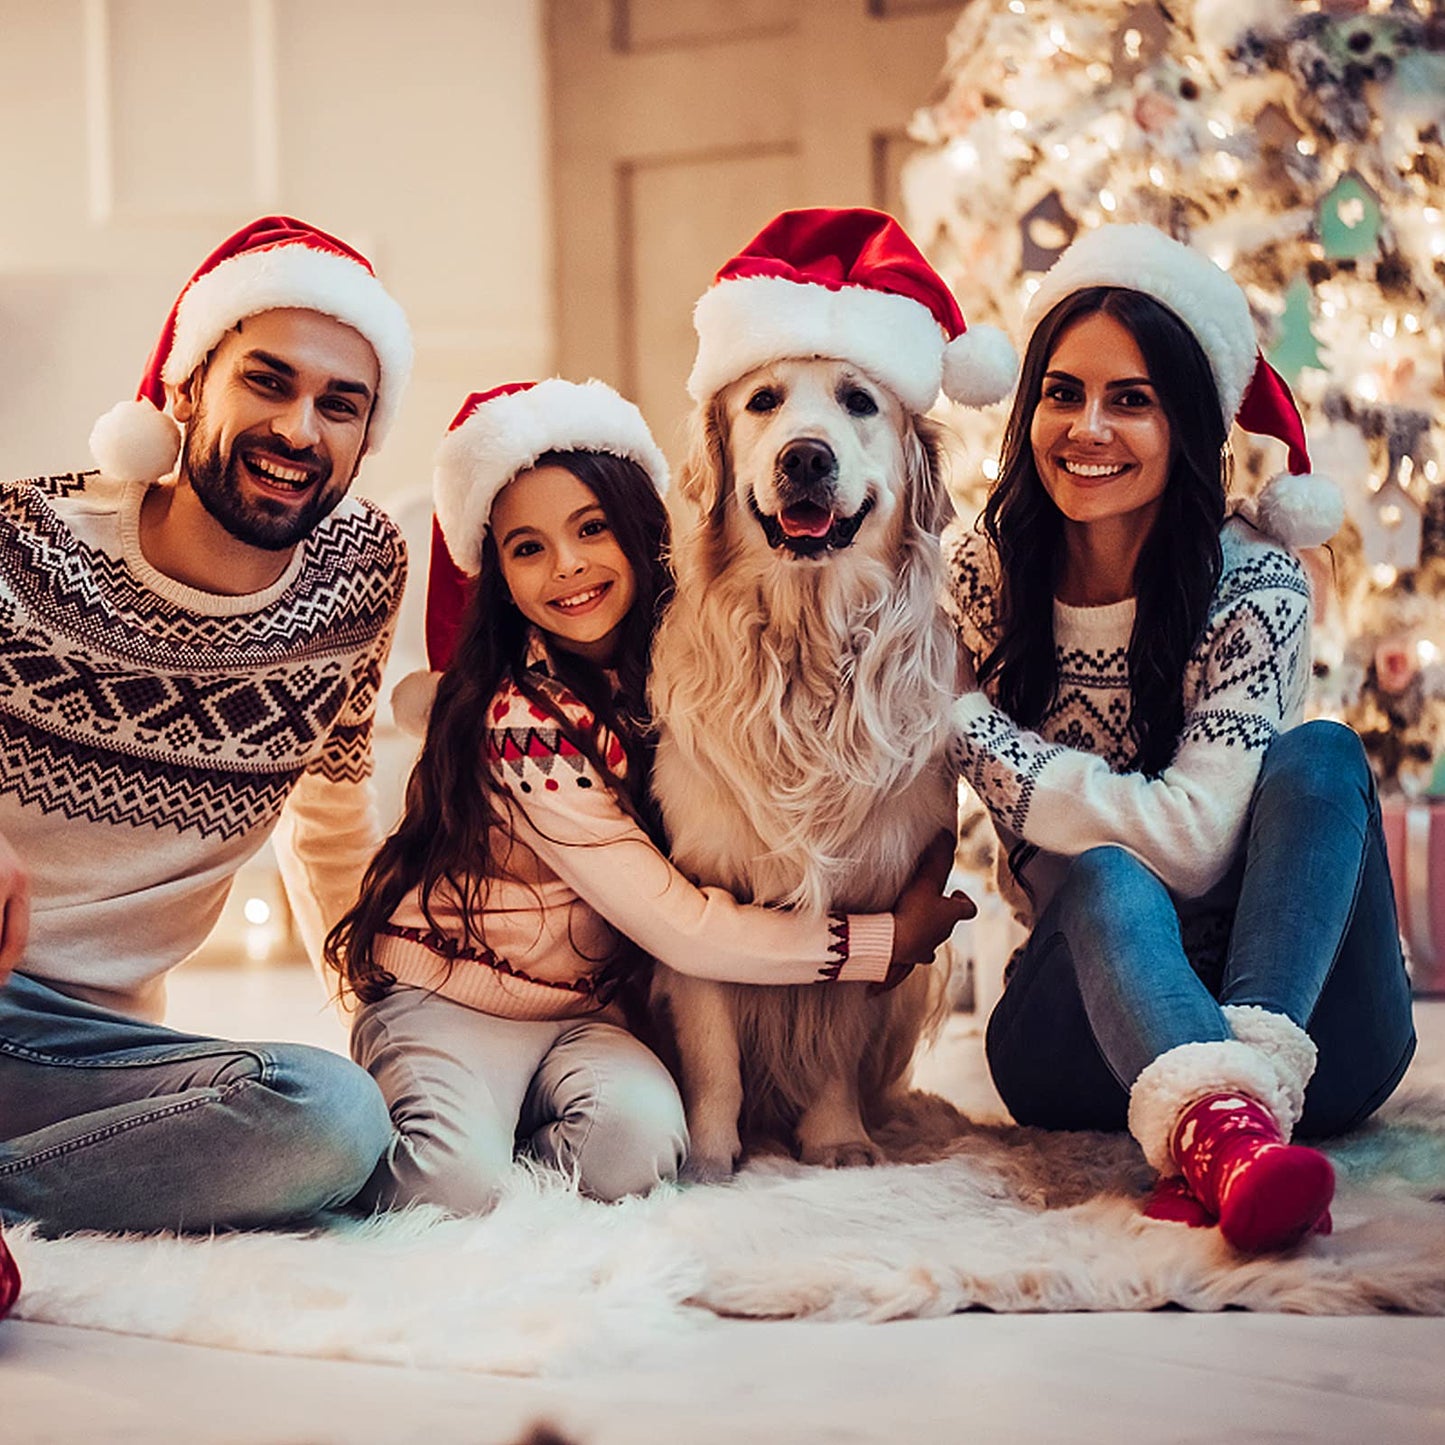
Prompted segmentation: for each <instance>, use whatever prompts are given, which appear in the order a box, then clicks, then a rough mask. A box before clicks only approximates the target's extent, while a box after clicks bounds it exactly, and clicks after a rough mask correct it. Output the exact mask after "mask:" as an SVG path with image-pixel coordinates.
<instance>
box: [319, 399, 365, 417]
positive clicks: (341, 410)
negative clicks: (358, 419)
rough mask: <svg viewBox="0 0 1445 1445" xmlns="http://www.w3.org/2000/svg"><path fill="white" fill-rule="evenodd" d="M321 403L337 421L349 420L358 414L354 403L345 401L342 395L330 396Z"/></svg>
mask: <svg viewBox="0 0 1445 1445" xmlns="http://www.w3.org/2000/svg"><path fill="white" fill-rule="evenodd" d="M321 405H322V407H323V408H324V409H325V410H326V412H327V413H328V414H329V415H330V416H333V417H336V418H337V420H339V421H350V420H351V419H352V418H353V417H355V416H356V415H358V413H357V410H356V404H355V403H354V402H350V401H346V400H345V399H344V398H342V397H331V398H330V399H328V400H327V401H324V402H322V403H321Z"/></svg>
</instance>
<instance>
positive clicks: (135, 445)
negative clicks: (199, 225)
mask: <svg viewBox="0 0 1445 1445" xmlns="http://www.w3.org/2000/svg"><path fill="white" fill-rule="evenodd" d="M283 307H296V308H299V309H301V310H306V311H319V312H321V313H322V314H323V315H326V316H331V317H334V318H335V319H336V320H337V321H341V322H344V323H345V324H346V325H347V326H350V327H352V328H354V329H355V330H356V331H358V332H359V333H360V334H361V335H362V336H363V337H365V338H366V340H367V341H368V342H369V343H370V345H371V349H372V350H373V351H374V352H375V353H376V360H377V367H378V370H379V373H380V378H381V379H380V383H379V385H378V388H377V395H376V404H375V406H374V407H373V409H372V414H371V424H370V429H369V431H368V434H367V442H368V447H369V449H370V450H372V451H375V450H377V449H378V448H379V447H380V446H381V444H382V442H383V441H384V440H385V439H386V435H387V433H388V432H389V431H390V430H391V425H392V422H393V421H394V420H395V419H396V412H397V408H398V406H399V405H400V402H401V395H402V392H403V391H405V389H406V383H407V378H408V377H409V376H410V375H411V361H412V346H411V329H410V328H409V327H408V325H407V321H406V315H405V313H404V312H403V311H402V309H401V307H400V306H399V305H398V304H397V303H396V301H395V300H393V299H392V297H391V296H390V295H388V294H387V292H386V290H385V288H383V286H382V284H381V282H380V281H378V280H377V279H376V274H375V272H374V271H373V270H372V269H371V263H370V262H369V261H368V260H367V259H366V257H365V256H363V255H362V254H361V253H360V252H359V251H355V250H353V249H352V248H351V247H350V246H348V245H347V244H346V243H345V242H344V241H339V240H337V239H336V237H335V236H329V235H327V233H326V232H325V231H320V230H317V229H316V227H314V226H308V225H307V224H306V223H305V222H304V221H297V220H293V219H292V218H291V217H290V216H263V217H262V218H261V219H260V220H258V221H253V222H252V223H251V224H250V225H249V226H245V227H243V228H242V229H241V230H239V231H237V232H236V234H235V235H234V236H230V237H228V238H227V239H226V240H224V241H223V242H221V244H220V245H219V246H217V247H216V249H215V250H214V251H212V252H211V254H210V255H209V256H207V257H206V259H205V260H204V261H202V262H201V265H200V268H199V269H198V270H197V271H196V273H195V275H194V276H192V277H191V279H190V280H189V281H188V282H187V283H186V285H185V288H184V289H183V290H182V291H181V294H180V296H179V297H177V299H176V303H175V305H174V306H173V307H172V308H171V312H170V315H169V316H167V317H166V324H165V326H164V328H163V329H162V331H161V335H160V340H159V341H158V342H157V343H156V348H155V350H154V351H153V352H152V353H151V358H150V362H149V363H148V365H147V366H146V370H145V375H144V376H143V377H142V378H141V383H140V386H139V387H138V388H137V390H136V400H135V401H123V402H121V403H119V404H118V405H117V406H114V407H112V408H111V409H110V411H108V412H106V414H105V415H104V416H102V417H101V418H100V420H99V421H97V422H96V424H95V427H94V429H93V430H92V432H91V434H90V450H91V454H92V455H93V456H94V458H95V460H96V464H97V465H98V466H99V467H100V469H101V470H102V471H103V472H105V473H106V475H107V476H111V477H115V478H116V479H117V480H120V481H144V482H154V481H158V480H159V479H160V478H161V477H163V476H165V475H167V474H168V473H169V472H171V471H172V470H173V469H174V468H175V465H176V459H177V457H178V456H179V455H180V446H181V429H180V426H179V425H178V423H177V422H176V421H175V420H174V419H173V418H172V417H170V416H169V415H168V414H167V412H166V385H167V383H169V384H172V385H174V384H175V383H177V382H180V381H184V380H185V379H186V377H188V376H189V375H190V374H191V373H192V372H193V371H194V370H195V369H196V367H198V366H199V365H200V364H201V363H202V362H203V361H204V360H205V359H206V357H207V356H209V355H210V354H211V352H212V351H213V350H214V349H215V346H216V344H217V342H219V341H220V340H221V338H222V337H223V336H224V335H225V334H226V332H227V331H229V330H230V329H231V328H232V327H234V326H235V325H236V323H237V322H238V321H244V320H245V319H246V317H248V316H256V315H258V314H259V313H260V312H262V311H274V310H278V309H280V308H283Z"/></svg>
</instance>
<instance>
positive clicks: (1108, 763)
mask: <svg viewBox="0 0 1445 1445" xmlns="http://www.w3.org/2000/svg"><path fill="white" fill-rule="evenodd" d="M1220 540H1221V543H1222V547H1223V553H1224V566H1223V571H1222V573H1221V575H1220V578H1219V584H1218V586H1217V587H1216V588H1215V592H1214V597H1213V599H1212V601H1211V602H1210V606H1209V615H1208V619H1207V621H1206V623H1205V626H1204V630H1203V632H1202V634H1201V635H1200V638H1199V641H1198V642H1197V644H1196V645H1195V647H1194V650H1193V652H1192V654H1191V656H1190V658H1189V662H1188V664H1187V665H1186V667H1185V671H1184V728H1183V732H1182V733H1181V735H1180V739H1179V746H1178V750H1177V751H1176V752H1175V754H1174V758H1173V760H1172V761H1171V763H1170V764H1169V766H1168V767H1167V768H1166V769H1165V770H1164V771H1163V772H1162V773H1161V774H1160V775H1159V776H1158V777H1154V778H1150V777H1146V776H1145V775H1143V774H1142V773H1139V772H1137V771H1131V764H1130V758H1131V753H1132V750H1131V747H1130V743H1129V737H1128V725H1129V674H1128V648H1129V637H1130V633H1131V631H1132V629H1133V626H1134V602H1133V600H1132V599H1128V600H1126V601H1123V602H1117V603H1114V604H1112V605H1109V606H1103V607H1071V606H1067V605H1065V604H1064V603H1062V602H1059V601H1057V600H1055V602H1054V642H1055V648H1056V651H1057V655H1058V660H1059V690H1058V696H1057V698H1056V699H1055V701H1054V703H1053V706H1052V707H1051V708H1050V709H1049V712H1048V714H1047V716H1046V717H1045V718H1044V720H1043V722H1042V723H1041V724H1040V726H1039V729H1038V731H1036V732H1033V731H1029V730H1027V729H1025V728H1022V727H1019V726H1018V725H1017V724H1016V723H1015V722H1013V720H1012V719H1011V718H1009V717H1008V716H1006V715H1005V714H1004V713H1003V712H1001V711H1000V710H999V709H998V708H997V707H995V706H994V705H993V703H992V701H990V699H989V698H988V697H987V696H986V695H985V694H984V693H983V692H981V691H976V692H971V693H967V694H965V695H964V696H963V697H961V698H960V699H959V700H958V701H957V702H956V703H955V704H954V709H953V722H954V729H953V736H952V740H951V742H950V746H949V755H950V758H951V759H952V761H953V762H954V764H955V766H956V767H957V768H958V769H959V771H960V772H961V774H962V776H963V777H964V778H965V779H966V780H967V781H968V782H969V783H970V784H971V785H972V786H973V788H974V790H975V792H976V793H977V794H978V796H979V798H980V799H981V800H982V801H983V803H984V805H985V806H986V807H987V809H988V811H989V814H990V816H991V818H992V820H993V824H994V828H995V831H996V832H997V834H998V837H999V867H998V876H999V884H1000V889H1001V891H1002V893H1003V895H1004V897H1005V898H1006V899H1007V900H1008V901H1009V902H1010V903H1011V904H1012V905H1013V907H1014V909H1015V912H1016V913H1017V914H1018V916H1019V918H1020V920H1021V921H1022V922H1024V923H1029V922H1031V921H1032V920H1033V919H1034V918H1037V917H1038V915H1039V914H1040V913H1041V912H1042V911H1043V909H1044V908H1045V906H1046V905H1047V904H1048V902H1049V899H1050V898H1051V897H1052V896H1053V893H1054V891H1055V890H1056V888H1057V887H1058V885H1059V883H1060V882H1061V881H1062V877H1063V874H1064V872H1065V870H1066V868H1067V864H1068V861H1069V860H1070V859H1072V858H1075V857H1077V856H1078V855H1079V854H1080V853H1082V852H1084V851H1085V850H1086V849H1088V848H1093V847H1098V846H1101V845H1105V844H1113V845H1116V846H1118V847H1121V848H1125V849H1127V850H1128V851H1129V852H1130V853H1132V854H1134V856H1135V857H1137V858H1138V859H1139V860H1140V861H1141V862H1143V863H1144V864H1146V865H1147V866H1148V867H1149V868H1150V869H1152V870H1153V871H1154V872H1155V873H1156V874H1157V875H1158V876H1159V877H1160V878H1161V879H1162V880H1163V881H1164V883H1165V884H1166V885H1167V886H1168V887H1169V888H1170V889H1171V890H1172V891H1173V892H1174V893H1175V894H1176V895H1177V896H1179V897H1181V898H1194V897H1199V896H1200V895H1202V894H1204V893H1206V892H1208V890H1209V889H1210V888H1211V887H1213V886H1214V884H1215V883H1217V882H1218V881H1219V880H1220V879H1221V878H1222V877H1223V876H1224V875H1225V873H1226V872H1227V871H1228V869H1229V866H1230V864H1231V863H1232V862H1233V860H1234V857H1235V854H1236V852H1237V851H1238V849H1239V847H1240V844H1241V841H1242V837H1243V831H1244V827H1245V823H1246V820H1247V816H1248V811H1249V803H1250V798H1251V796H1252V794H1253V791H1254V785H1255V781H1256V779H1257V778H1258V776H1259V769H1260V764H1261V762H1262V761H1263V759H1264V753H1265V749H1266V748H1268V746H1269V744H1270V742H1271V741H1272V740H1273V738H1274V737H1275V735H1276V734H1277V733H1280V732H1283V731H1285V730H1287V729H1288V728H1291V727H1293V726H1294V725H1295V724H1296V723H1298V722H1299V721H1300V718H1301V714H1302V712H1303V707H1304V696H1305V688H1306V685H1307V683H1308V680H1309V670H1310V659H1309V619H1310V598H1309V586H1308V583H1307V582H1306V580H1305V575H1304V571H1303V569H1302V568H1301V567H1300V565H1299V563H1298V562H1297V561H1296V560H1295V558H1294V557H1293V556H1292V555H1291V554H1290V553H1289V552H1287V551H1285V550H1284V549H1283V548H1281V547H1280V546H1278V545H1277V544H1276V543H1274V542H1271V541H1269V540H1268V539H1267V538H1265V537H1263V536H1261V535H1260V534H1259V533H1257V532H1255V531H1254V530H1253V529H1252V528H1250V527H1249V526H1248V525H1247V524H1246V523H1244V522H1242V521H1239V520H1230V521H1228V522H1226V524H1225V526H1224V529H1223V531H1222V532H1221V534H1220ZM945 550H946V560H947V569H948V577H949V587H948V595H947V597H946V598H945V606H946V607H947V608H948V610H949V613H950V615H951V616H952V617H953V619H954V622H955V625H956V626H957V627H958V629H959V635H960V638H961V640H962V642H963V643H964V645H965V646H966V647H968V649H969V650H970V651H971V652H972V654H973V656H974V657H975V658H976V659H977V660H978V661H980V662H981V661H982V660H983V658H985V657H986V656H987V655H988V653H989V651H990V650H991V649H992V647H993V646H994V644H995V642H996V640H997V610H996V609H997V575H998V572H997V561H996V558H995V556H994V553H993V549H992V547H991V545H990V544H989V542H988V540H987V538H985V537H983V536H982V535H980V534H979V533H977V532H972V531H968V532H961V531H960V532H955V533H953V534H951V535H950V536H949V537H948V538H947V539H946V542H945ZM1041 585H1042V584H1041Z"/></svg>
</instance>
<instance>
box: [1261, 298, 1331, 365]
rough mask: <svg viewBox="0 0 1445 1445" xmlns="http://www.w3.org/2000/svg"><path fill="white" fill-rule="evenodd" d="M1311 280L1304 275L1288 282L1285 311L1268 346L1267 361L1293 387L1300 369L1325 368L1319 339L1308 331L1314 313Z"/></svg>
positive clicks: (1312, 321)
mask: <svg viewBox="0 0 1445 1445" xmlns="http://www.w3.org/2000/svg"><path fill="white" fill-rule="evenodd" d="M1312 299H1313V297H1312V293H1311V291H1310V283H1309V282H1308V281H1307V280H1305V278H1304V277H1303V276H1301V277H1299V278H1298V279H1297V280H1296V281H1294V282H1292V283H1291V284H1290V288H1289V290H1288V291H1286V292H1285V293H1284V314H1283V315H1282V316H1281V317H1280V319H1279V336H1278V339H1277V340H1276V341H1275V343H1274V346H1273V347H1272V348H1271V349H1270V353H1269V364H1270V365H1271V366H1272V367H1274V369H1275V370H1276V371H1277V372H1279V374H1280V375H1281V376H1282V377H1284V379H1285V380H1286V381H1287V382H1289V384H1290V385H1291V386H1293V385H1294V384H1295V383H1296V382H1297V381H1299V376H1300V372H1302V371H1303V370H1304V369H1305V367H1307V366H1312V367H1314V368H1316V369H1317V370H1323V369H1324V362H1323V361H1321V360H1320V347H1319V342H1318V341H1317V340H1316V339H1315V334H1314V332H1313V331H1312V330H1311V327H1312V325H1313V323H1314V315H1313V312H1312V311H1311V307H1310V303H1311V300H1312Z"/></svg>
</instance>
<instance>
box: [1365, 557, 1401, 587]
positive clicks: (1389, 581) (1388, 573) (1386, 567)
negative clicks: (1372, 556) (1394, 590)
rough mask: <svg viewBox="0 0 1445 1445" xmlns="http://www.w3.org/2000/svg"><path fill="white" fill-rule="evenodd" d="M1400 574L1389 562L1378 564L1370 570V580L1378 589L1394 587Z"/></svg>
mask: <svg viewBox="0 0 1445 1445" xmlns="http://www.w3.org/2000/svg"><path fill="white" fill-rule="evenodd" d="M1399 575H1400V574H1399V573H1398V572H1397V571H1396V570H1395V569H1394V568H1393V567H1392V566H1390V564H1389V563H1388V562H1376V563H1375V565H1374V566H1373V567H1371V568H1370V580H1371V581H1372V582H1373V583H1374V584H1375V586H1376V587H1393V586H1394V585H1395V578H1396V577H1398V576H1399Z"/></svg>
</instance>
